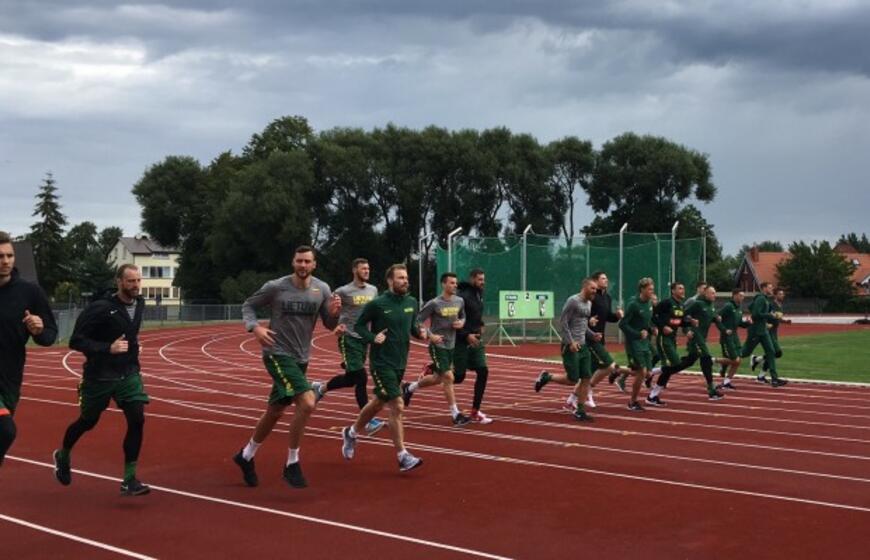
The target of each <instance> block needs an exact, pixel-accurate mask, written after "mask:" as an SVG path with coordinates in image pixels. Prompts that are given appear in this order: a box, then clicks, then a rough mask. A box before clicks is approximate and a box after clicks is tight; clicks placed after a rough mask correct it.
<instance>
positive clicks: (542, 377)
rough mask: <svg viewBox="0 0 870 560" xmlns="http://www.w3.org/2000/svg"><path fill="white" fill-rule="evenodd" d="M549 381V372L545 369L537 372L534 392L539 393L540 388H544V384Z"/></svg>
mask: <svg viewBox="0 0 870 560" xmlns="http://www.w3.org/2000/svg"><path fill="white" fill-rule="evenodd" d="M549 382H550V372H549V371H547V370H544V371H542V372H541V373H539V374H538V378H537V379H536V380H535V392H536V393H540V392H541V389H543V388H544V385H546V384H547V383H549Z"/></svg>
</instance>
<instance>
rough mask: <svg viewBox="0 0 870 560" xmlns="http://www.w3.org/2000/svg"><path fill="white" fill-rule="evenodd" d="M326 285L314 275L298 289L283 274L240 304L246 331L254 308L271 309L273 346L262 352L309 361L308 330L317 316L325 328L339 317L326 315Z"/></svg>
mask: <svg viewBox="0 0 870 560" xmlns="http://www.w3.org/2000/svg"><path fill="white" fill-rule="evenodd" d="M331 297H332V292H331V291H330V290H329V286H328V285H327V284H326V283H325V282H323V281H321V280H319V279H317V278H314V277H313V276H312V277H311V284H309V286H308V288H302V289H300V288H297V287H296V286H294V285H293V282H291V280H290V276H284V277H283V278H278V279H277V280H270V281H269V282H266V283H265V284H263V287H262V288H260V289H259V290H257V291H256V292H255V293H254V295H252V296H251V297H249V298H248V299H246V300H245V303H244V304H243V305H242V318H243V319H244V321H245V328H247V329H248V330H249V331H252V330H254V327H256V326H257V312H256V310H257V308H263V307H268V308H269V309H270V310H271V316H270V319H269V328H270V329H272V330H273V331H275V335H274V336H273V337H272V338H274V339H275V345H274V346H272V347H271V348H266V347H264V348H263V354H282V355H285V356H291V357H292V358H293V359H295V360H296V361H297V362H299V363H308V355H309V352H310V350H311V333H313V332H314V327H315V325H316V324H317V316H318V315H319V316H320V319H321V321H323V324H324V325H325V326H326V328H328V329H334V328H335V327H336V326H337V325H338V318H337V317H331V316H330V315H329V299H330V298H331Z"/></svg>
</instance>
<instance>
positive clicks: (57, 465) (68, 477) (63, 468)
mask: <svg viewBox="0 0 870 560" xmlns="http://www.w3.org/2000/svg"><path fill="white" fill-rule="evenodd" d="M51 457H52V459H54V477H55V478H56V479H57V481H58V482H60V483H61V484H63V485H64V486H69V485H70V483H71V482H72V470H71V469H70V461H69V458H67V460H66V461H64V460H63V459H61V458H60V449H55V450H54V453H52V454H51Z"/></svg>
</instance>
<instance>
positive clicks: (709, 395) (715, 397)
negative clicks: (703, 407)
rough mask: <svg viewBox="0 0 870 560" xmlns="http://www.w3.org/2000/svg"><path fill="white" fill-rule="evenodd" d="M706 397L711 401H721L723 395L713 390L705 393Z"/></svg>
mask: <svg viewBox="0 0 870 560" xmlns="http://www.w3.org/2000/svg"><path fill="white" fill-rule="evenodd" d="M707 398H708V399H710V400H711V401H721V400H722V399H724V398H725V395H723V394H722V393H719V392H718V391H713V392H712V393H707Z"/></svg>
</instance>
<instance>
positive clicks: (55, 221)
mask: <svg viewBox="0 0 870 560" xmlns="http://www.w3.org/2000/svg"><path fill="white" fill-rule="evenodd" d="M32 215H33V216H35V217H36V218H37V222H35V223H34V224H33V225H31V226H30V235H28V239H29V240H30V242H31V243H32V245H33V258H34V260H35V261H36V271H37V274H38V275H39V282H40V284H42V287H43V289H44V290H45V291H46V292H47V293H49V294H53V293H54V289H55V287H56V286H57V284H58V282H60V281H61V280H63V279H64V278H65V277H66V275H67V274H68V268H67V267H68V263H69V261H68V259H67V255H66V250H65V249H66V246H65V243H64V236H63V230H64V226H66V223H67V221H66V216H64V214H63V212H61V209H60V197H59V196H58V194H57V186H56V185H55V180H54V176H53V175H52V174H51V173H50V172H49V173H46V175H45V179H43V181H42V184H41V185H40V187H39V192H38V193H37V194H36V206H35V208H34V210H33V214H32Z"/></svg>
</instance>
